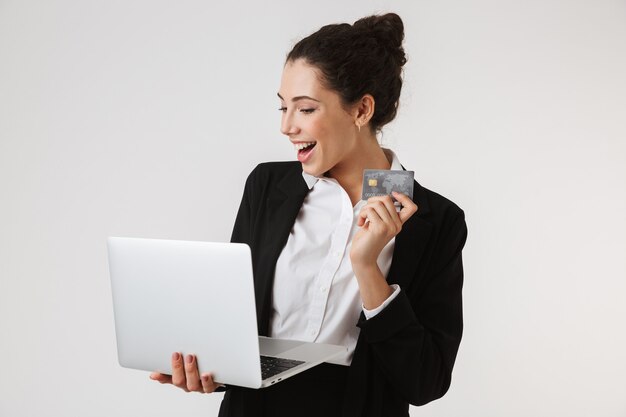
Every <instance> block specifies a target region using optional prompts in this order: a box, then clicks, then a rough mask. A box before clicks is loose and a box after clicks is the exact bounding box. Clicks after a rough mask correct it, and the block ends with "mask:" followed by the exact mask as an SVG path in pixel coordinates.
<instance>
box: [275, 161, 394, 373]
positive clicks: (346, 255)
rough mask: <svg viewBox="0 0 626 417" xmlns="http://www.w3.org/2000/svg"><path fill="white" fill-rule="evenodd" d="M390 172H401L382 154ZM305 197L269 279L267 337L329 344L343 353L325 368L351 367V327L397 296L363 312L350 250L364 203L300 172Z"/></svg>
mask: <svg viewBox="0 0 626 417" xmlns="http://www.w3.org/2000/svg"><path fill="white" fill-rule="evenodd" d="M383 150H384V152H385V155H386V156H387V159H388V160H390V161H391V169H392V170H402V166H401V165H400V161H398V158H397V157H396V155H395V154H394V153H393V152H392V151H391V150H389V149H383ZM302 175H303V177H304V179H305V181H306V183H307V185H308V186H309V189H310V191H309V193H308V195H307V196H306V198H305V199H304V203H303V204H302V207H301V208H300V212H299V213H298V216H297V218H296V221H295V223H294V225H293V228H292V229H291V232H290V233H289V239H288V240H287V244H286V245H285V247H284V248H283V250H282V252H281V254H280V256H279V258H278V261H277V262H276V271H275V275H274V287H273V293H272V313H271V318H270V336H271V337H276V338H280V339H292V340H302V341H307V342H318V343H331V344H336V345H343V346H347V347H348V352H346V353H345V354H343V355H341V356H337V357H335V358H333V359H332V360H329V362H330V363H335V364H339V365H350V363H351V362H352V355H353V353H354V348H355V346H356V342H357V338H358V336H359V330H360V329H359V328H358V327H357V326H356V323H357V321H358V318H359V315H360V313H361V310H363V312H364V313H365V316H366V318H371V317H373V316H374V315H376V314H378V312H379V311H381V310H382V309H383V308H384V307H385V306H386V305H387V304H388V303H389V302H390V301H391V300H392V299H393V298H394V297H395V296H396V295H397V294H398V292H399V291H400V288H399V287H398V286H397V285H393V287H394V292H393V293H392V294H391V296H389V298H388V299H387V300H385V302H384V303H383V304H382V305H381V306H379V307H377V308H376V309H374V310H366V309H365V308H364V307H363V304H362V301H361V296H360V293H359V285H358V283H357V280H356V278H355V276H354V272H353V271H352V263H351V261H350V248H351V243H352V238H353V237H354V235H355V234H356V233H357V232H358V230H359V229H360V228H359V226H357V221H358V214H359V212H360V210H361V208H362V207H363V206H364V205H365V204H366V202H365V201H359V202H358V203H357V204H356V205H355V206H354V207H353V206H352V202H351V201H350V197H349V196H348V193H346V191H345V190H344V189H343V188H342V187H341V186H340V185H339V183H338V182H337V181H336V180H335V179H333V178H328V177H323V176H322V177H314V176H312V175H309V174H306V173H304V172H303V173H302ZM394 245H395V238H394V239H391V241H389V243H387V245H386V246H385V247H384V248H383V250H382V252H381V253H380V256H379V257H378V259H377V263H378V267H379V268H380V270H381V271H382V273H383V275H384V276H385V277H386V276H387V273H388V272H389V267H390V266H391V258H392V256H393V249H394Z"/></svg>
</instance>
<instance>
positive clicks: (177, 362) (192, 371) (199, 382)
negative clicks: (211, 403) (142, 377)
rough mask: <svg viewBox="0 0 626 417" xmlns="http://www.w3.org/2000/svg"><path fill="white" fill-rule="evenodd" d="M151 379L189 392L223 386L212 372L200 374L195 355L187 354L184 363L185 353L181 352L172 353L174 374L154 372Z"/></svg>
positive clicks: (203, 391)
mask: <svg viewBox="0 0 626 417" xmlns="http://www.w3.org/2000/svg"><path fill="white" fill-rule="evenodd" d="M150 379H152V380H155V381H158V382H160V383H161V384H172V385H174V386H177V387H178V388H181V389H183V390H184V391H187V392H200V393H204V394H208V393H211V392H213V391H215V390H216V389H217V388H218V387H220V386H221V385H220V384H216V383H215V382H214V381H213V376H212V375H211V374H208V373H205V374H202V375H200V372H199V371H198V362H197V361H196V356H195V355H187V356H186V357H185V358H184V363H183V355H181V354H180V353H179V352H174V353H173V354H172V375H167V374H161V373H158V372H153V373H151V374H150Z"/></svg>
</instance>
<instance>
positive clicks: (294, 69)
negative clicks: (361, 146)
mask: <svg viewBox="0 0 626 417" xmlns="http://www.w3.org/2000/svg"><path fill="white" fill-rule="evenodd" d="M278 96H279V98H280V109H281V111H282V120H281V125H280V131H281V132H282V133H283V134H285V135H287V136H288V137H289V140H290V141H291V142H292V143H293V144H294V151H295V152H296V153H297V158H298V161H300V162H301V163H302V169H303V171H304V172H306V173H307V174H311V175H314V176H321V175H323V174H324V173H326V172H328V171H330V170H331V169H332V168H334V167H335V166H337V165H339V164H341V163H342V162H344V161H347V160H348V158H349V157H350V155H351V154H352V153H353V152H355V151H357V149H356V143H357V141H356V139H357V137H356V126H355V118H354V116H353V115H352V114H350V113H348V111H347V110H346V109H344V107H342V105H341V99H340V97H339V95H338V94H337V93H336V92H335V91H332V90H329V89H327V88H325V87H324V86H323V85H322V83H321V82H320V80H319V76H318V70H317V69H316V68H315V67H313V66H311V65H308V64H307V63H305V62H304V61H303V60H301V59H299V60H296V61H295V62H291V61H290V62H287V64H286V65H285V68H284V69H283V75H282V78H281V83H280V90H279V92H278Z"/></svg>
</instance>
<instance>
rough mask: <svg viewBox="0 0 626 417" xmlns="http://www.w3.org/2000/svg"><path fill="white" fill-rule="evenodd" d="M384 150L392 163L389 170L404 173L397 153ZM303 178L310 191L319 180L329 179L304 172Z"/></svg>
mask: <svg viewBox="0 0 626 417" xmlns="http://www.w3.org/2000/svg"><path fill="white" fill-rule="evenodd" d="M382 149H383V152H384V153H385V156H386V157H387V160H388V161H391V168H389V169H391V170H394V171H403V170H404V168H402V165H401V164H400V160H399V159H398V157H397V156H396V154H395V152H394V151H392V150H391V149H387V148H382ZM302 177H303V178H304V181H305V182H306V185H307V186H308V187H309V190H310V189H312V188H313V186H314V185H315V183H316V182H317V181H318V180H323V179H327V177H324V176H321V177H316V176H313V175H311V174H307V173H306V172H304V171H302Z"/></svg>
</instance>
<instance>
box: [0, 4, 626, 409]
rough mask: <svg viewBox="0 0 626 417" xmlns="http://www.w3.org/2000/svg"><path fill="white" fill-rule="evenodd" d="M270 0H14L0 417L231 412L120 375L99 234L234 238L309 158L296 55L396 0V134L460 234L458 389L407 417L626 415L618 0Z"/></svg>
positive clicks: (139, 375)
mask: <svg viewBox="0 0 626 417" xmlns="http://www.w3.org/2000/svg"><path fill="white" fill-rule="evenodd" d="M262 3H263V2H256V1H243V2H228V3H227V2H221V3H214V2H206V1H205V2H201V1H176V2H174V1H169V2H166V1H147V0H144V1H78V0H75V1H70V0H67V1H62V0H55V1H9V0H0V199H1V203H0V358H2V366H1V369H2V371H1V372H0V416H2V417H5V416H6V417H18V416H169V415H174V414H175V415H178V416H210V415H216V412H217V409H218V407H219V402H220V400H221V394H214V395H210V396H208V395H199V394H186V393H183V392H180V391H178V390H176V389H171V387H165V386H161V385H159V384H157V383H154V382H152V381H150V380H149V379H148V374H147V373H144V372H139V371H132V370H127V369H123V368H120V367H119V366H118V365H117V362H116V351H115V335H114V328H113V316H112V307H111V299H110V288H109V281H108V268H107V257H106V246H105V239H106V237H107V236H109V235H126V236H142V237H158V238H174V239H190V240H221V241H225V240H228V238H229V236H230V230H231V227H232V223H233V220H234V216H235V213H236V209H237V207H238V204H239V199H240V196H241V192H242V189H243V184H244V181H245V178H246V176H247V174H248V173H249V171H250V170H251V169H252V168H253V167H254V166H255V165H256V164H257V163H258V162H261V161H267V160H292V159H294V157H295V155H294V153H293V150H292V148H291V146H290V145H289V144H288V142H287V140H286V138H285V137H284V136H282V135H281V134H280V132H279V120H280V116H279V112H278V111H277V108H278V105H279V102H278V99H277V98H276V92H277V90H278V86H279V80H280V73H281V68H282V64H283V60H284V56H285V54H286V53H287V52H288V51H289V49H290V47H291V46H292V45H293V43H294V42H295V41H297V40H298V39H300V38H301V37H302V36H304V35H307V34H309V33H311V32H312V31H314V30H317V29H318V28H319V27H321V26H322V25H324V24H327V23H334V22H353V21H354V20H356V19H357V18H359V17H361V16H364V15H368V14H371V13H373V12H384V11H396V12H398V13H399V14H400V15H401V16H402V18H403V19H404V22H405V27H406V42H405V45H406V50H407V53H408V56H409V62H408V64H407V65H406V68H405V75H406V78H405V86H404V90H403V93H402V99H401V109H400V111H399V115H398V118H397V120H396V121H395V122H394V123H393V124H391V125H389V126H388V127H387V129H386V130H385V134H384V137H383V144H385V145H386V146H389V147H391V148H393V149H394V150H395V151H396V152H397V154H398V156H399V158H400V160H401V161H402V163H403V164H404V165H405V166H406V167H407V168H410V169H413V170H415V174H416V178H417V180H418V181H419V182H420V183H421V184H422V185H424V186H425V187H427V188H430V189H432V190H435V191H437V192H439V193H441V194H443V195H444V196H446V197H448V198H450V199H451V200H453V201H454V202H456V203H457V204H458V205H460V206H461V207H462V208H463V209H464V210H465V212H466V216H467V222H468V227H469V238H468V241H467V245H466V249H465V251H464V263H465V270H466V283H465V292H464V297H465V298H464V303H465V322H466V327H465V335H464V339H463V342H462V344H461V348H460V351H459V356H458V359H457V364H456V367H455V370H454V375H453V383H452V387H451V389H450V391H449V392H448V394H447V395H446V396H445V397H444V398H443V399H441V400H439V401H436V402H434V403H432V404H430V405H427V406H424V407H421V408H412V409H411V415H413V416H450V417H452V416H477V417H478V416H480V417H490V416H494V417H495V416H506V417H509V416H520V417H521V416H524V417H527V416H555V415H560V416H568V417H576V416H581V417H582V416H590V415H594V416H615V417H617V416H626V396H625V393H626V359H625V357H624V352H626V302H624V299H625V296H626V256H625V254H626V237H625V236H626V215H625V214H624V213H625V211H626V187H625V186H624V185H625V180H626V122H625V121H626V81H625V79H626V78H625V74H626V3H625V2H624V1H610V0H593V1H592V0H588V1H582V0H523V1H522V0H519V1H502V0H491V1H489V0H471V1H468V0H451V1H425V0H421V1H411V2H409V1H405V2H397V3H394V2H389V1H387V2H386V1H364V0H351V1H341V2H340V1H336V0H333V1H330V0H323V1H321V0H318V1H315V2H295V1H286V0H284V1H274V2H271V4H270V3H269V2H268V4H269V5H263V4H262ZM199 326H201V321H199ZM199 330H200V331H201V327H200V328H199ZM311 401H314V398H312V399H311ZM303 406H306V405H303Z"/></svg>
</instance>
